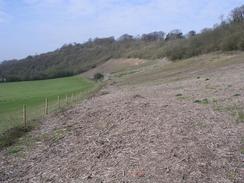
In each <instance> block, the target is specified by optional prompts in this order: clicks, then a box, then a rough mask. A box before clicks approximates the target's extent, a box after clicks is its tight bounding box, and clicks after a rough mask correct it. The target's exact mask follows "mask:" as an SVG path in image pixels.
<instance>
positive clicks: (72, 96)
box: [71, 93, 74, 103]
mask: <svg viewBox="0 0 244 183" xmlns="http://www.w3.org/2000/svg"><path fill="white" fill-rule="evenodd" d="M73 101H74V93H72V95H71V103H73Z"/></svg>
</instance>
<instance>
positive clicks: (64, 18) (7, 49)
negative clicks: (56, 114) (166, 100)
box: [0, 0, 244, 62]
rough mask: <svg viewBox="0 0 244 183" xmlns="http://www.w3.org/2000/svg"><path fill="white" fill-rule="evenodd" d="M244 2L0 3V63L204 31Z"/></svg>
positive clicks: (24, 0)
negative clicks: (74, 47) (93, 41)
mask: <svg viewBox="0 0 244 183" xmlns="http://www.w3.org/2000/svg"><path fill="white" fill-rule="evenodd" d="M242 4H244V0H0V62H1V61H3V60H9V59H20V58H24V57H26V56H28V55H35V54H40V53H44V52H47V51H52V50H55V49H57V48H60V47H61V46H62V45H64V44H65V43H73V42H77V43H82V42H84V41H87V40H88V39H89V38H95V37H106V36H115V37H118V36H120V35H122V34H124V33H128V34H132V35H135V36H136V35H139V34H142V33H149V32H153V31H164V32H166V33H167V32H169V31H170V30H173V29H180V30H182V31H183V32H185V33H186V32H188V31H189V30H196V31H200V30H202V29H203V28H206V27H212V26H213V25H214V24H215V23H218V22H220V16H221V15H224V16H225V17H227V16H228V14H229V12H230V11H231V10H232V9H233V8H235V7H238V6H240V5H242Z"/></svg>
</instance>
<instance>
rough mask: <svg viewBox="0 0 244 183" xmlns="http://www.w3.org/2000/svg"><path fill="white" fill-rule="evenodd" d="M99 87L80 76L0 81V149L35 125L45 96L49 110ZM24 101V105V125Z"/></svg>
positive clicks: (87, 95)
mask: <svg viewBox="0 0 244 183" xmlns="http://www.w3.org/2000/svg"><path fill="white" fill-rule="evenodd" d="M100 87H101V84H98V83H95V82H93V81H90V80H87V79H85V78H82V77H80V76H75V77H67V78H59V79H51V80H43V81H28V82H14V83H4V84H0V149H1V148H3V147H5V146H9V145H12V144H13V143H15V141H16V139H18V138H19V137H21V136H23V135H24V134H25V133H26V132H28V131H30V130H31V129H32V128H33V127H34V126H35V122H34V121H35V119H40V118H41V117H43V116H44V107H45V99H46V98H48V112H49V113H51V112H54V111H59V110H61V109H64V108H67V107H70V106H71V105H74V104H75V103H78V102H80V101H81V100H83V99H84V98H86V97H89V96H90V95H91V94H93V93H94V92H96V91H97V90H99V89H100ZM58 96H59V102H58ZM23 104H26V105H27V126H26V127H24V123H23V117H22V116H23V112H22V106H23Z"/></svg>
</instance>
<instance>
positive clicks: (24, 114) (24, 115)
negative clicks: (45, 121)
mask: <svg viewBox="0 0 244 183" xmlns="http://www.w3.org/2000/svg"><path fill="white" fill-rule="evenodd" d="M23 123H24V125H25V129H27V119H26V105H25V104H24V105H23Z"/></svg>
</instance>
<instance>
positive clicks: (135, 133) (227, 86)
mask: <svg viewBox="0 0 244 183" xmlns="http://www.w3.org/2000/svg"><path fill="white" fill-rule="evenodd" d="M186 74H187V73H186ZM243 81H244V64H236V65H233V66H231V67H230V66H228V67H223V68H220V69H216V70H211V71H209V72H204V73H200V74H199V73H197V74H192V76H191V77H187V78H185V79H182V80H178V81H174V82H170V83H165V84H162V83H157V84H152V83H150V84H148V85H147V84H144V85H142V84H140V85H133V86H131V85H124V86H118V85H116V83H115V84H114V83H113V85H107V87H105V88H104V89H103V90H102V91H101V92H100V93H98V94H97V95H96V96H94V97H92V98H90V99H87V100H85V101H84V102H82V103H81V104H79V105H77V106H75V107H74V108H72V109H69V110H67V111H63V112H61V113H58V114H53V115H51V116H49V117H48V118H46V119H43V120H42V124H41V126H40V127H39V128H38V129H36V130H34V131H32V132H31V134H30V135H31V138H33V139H38V140H36V141H35V144H34V145H33V146H32V147H31V148H30V149H28V148H26V149H25V150H24V153H23V154H22V155H21V156H20V155H19V156H18V155H12V154H9V153H8V152H7V150H5V151H2V152H0V181H1V182H16V183H17V182H99V183H102V182H103V183H106V182H125V183H127V182H143V183H144V182H150V183H151V182H155V183H156V182H160V183H164V182H165V183H181V182H186V183H196V182H199V183H203V182H204V183H210V182H211V183H231V182H235V183H241V182H244V177H243V176H244V155H243V154H242V153H243V139H244V136H243V134H244V123H243V121H241V120H242V119H239V118H238V117H236V116H233V111H232V110H231V109H232V108H231V107H233V106H239V107H243V106H244V83H243ZM236 94H238V95H236ZM196 100H199V101H204V103H201V102H198V103H196V102H194V101H196ZM241 109H243V108H241Z"/></svg>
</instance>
